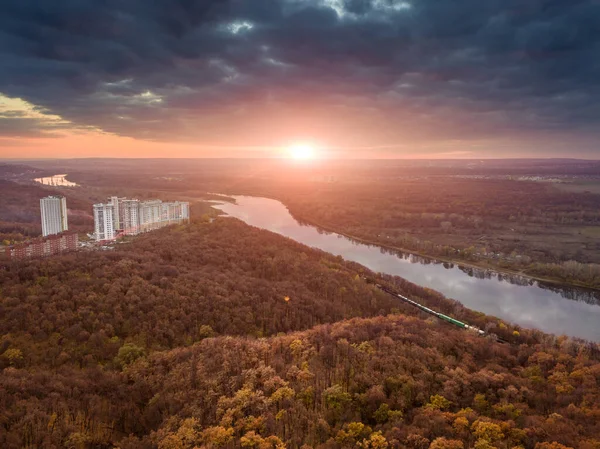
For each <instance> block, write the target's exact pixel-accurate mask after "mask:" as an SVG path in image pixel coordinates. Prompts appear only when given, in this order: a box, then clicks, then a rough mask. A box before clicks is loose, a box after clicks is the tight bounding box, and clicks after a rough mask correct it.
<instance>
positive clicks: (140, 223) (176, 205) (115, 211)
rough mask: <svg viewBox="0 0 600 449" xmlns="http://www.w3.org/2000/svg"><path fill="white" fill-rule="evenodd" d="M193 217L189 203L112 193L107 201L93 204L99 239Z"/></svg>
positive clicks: (154, 227)
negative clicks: (122, 195) (114, 195)
mask: <svg viewBox="0 0 600 449" xmlns="http://www.w3.org/2000/svg"><path fill="white" fill-rule="evenodd" d="M189 218H190V212H189V203H186V202H179V201H175V202H166V203H163V202H162V201H161V200H148V201H139V200H137V199H127V198H117V197H111V198H110V201H109V202H108V203H106V204H95V205H94V222H95V237H96V240H112V239H114V238H116V237H117V236H118V235H137V234H139V233H140V232H147V231H152V230H155V229H159V228H162V227H164V226H168V225H170V224H177V223H182V222H184V221H188V220H189Z"/></svg>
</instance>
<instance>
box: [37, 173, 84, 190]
mask: <svg viewBox="0 0 600 449" xmlns="http://www.w3.org/2000/svg"><path fill="white" fill-rule="evenodd" d="M66 176H67V175H54V176H48V177H46V178H35V179H34V181H35V182H39V183H40V184H44V185H45V186H53V187H77V185H78V184H76V183H74V182H71V181H67V179H66Z"/></svg>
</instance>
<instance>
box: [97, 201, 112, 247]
mask: <svg viewBox="0 0 600 449" xmlns="http://www.w3.org/2000/svg"><path fill="white" fill-rule="evenodd" d="M113 212H114V207H113V205H112V204H111V203H108V204H103V203H100V204H94V237H95V239H96V240H97V241H100V240H113V239H114V238H115V236H116V234H115V227H114V213H113Z"/></svg>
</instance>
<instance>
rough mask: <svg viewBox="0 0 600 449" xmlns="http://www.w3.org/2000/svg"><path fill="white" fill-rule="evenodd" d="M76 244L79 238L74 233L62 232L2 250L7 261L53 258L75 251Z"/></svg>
mask: <svg viewBox="0 0 600 449" xmlns="http://www.w3.org/2000/svg"><path fill="white" fill-rule="evenodd" d="M78 243H79V236H78V235H77V233H76V232H63V233H61V234H55V235H50V236H48V237H41V238H38V239H35V240H31V241H29V242H25V243H20V244H18V245H12V246H7V247H6V248H5V249H4V255H5V256H6V258H8V259H9V260H19V259H27V258H30V257H47V256H54V255H56V254H62V253H66V252H69V251H76V250H77V245H78Z"/></svg>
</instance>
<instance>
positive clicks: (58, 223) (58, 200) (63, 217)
mask: <svg viewBox="0 0 600 449" xmlns="http://www.w3.org/2000/svg"><path fill="white" fill-rule="evenodd" d="M40 211H41V213H42V234H43V235H44V237H46V236H48V235H54V234H60V233H61V232H65V231H67V230H68V229H69V224H68V222H67V199H66V198H65V197H64V196H48V197H46V198H42V199H40Z"/></svg>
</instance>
